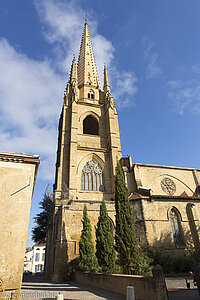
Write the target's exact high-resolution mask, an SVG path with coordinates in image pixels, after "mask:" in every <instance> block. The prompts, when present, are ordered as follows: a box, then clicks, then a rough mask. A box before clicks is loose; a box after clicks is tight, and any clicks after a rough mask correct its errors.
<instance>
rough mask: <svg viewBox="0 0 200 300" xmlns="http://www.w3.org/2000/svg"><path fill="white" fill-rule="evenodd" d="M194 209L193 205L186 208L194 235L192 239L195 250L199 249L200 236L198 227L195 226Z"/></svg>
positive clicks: (190, 204)
mask: <svg viewBox="0 0 200 300" xmlns="http://www.w3.org/2000/svg"><path fill="white" fill-rule="evenodd" d="M193 207H194V204H192V203H188V204H187V206H186V212H187V217H188V221H189V225H190V231H191V234H192V239H193V242H194V246H195V248H197V249H198V248H199V245H200V244H199V235H198V231H197V227H196V224H195V219H194V214H193V211H192V210H193Z"/></svg>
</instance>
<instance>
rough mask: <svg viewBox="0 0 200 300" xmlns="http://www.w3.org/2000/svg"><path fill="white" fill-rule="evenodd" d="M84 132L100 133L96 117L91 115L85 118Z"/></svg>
mask: <svg viewBox="0 0 200 300" xmlns="http://www.w3.org/2000/svg"><path fill="white" fill-rule="evenodd" d="M83 133H84V134H92V135H98V134H99V123H98V121H97V119H96V118H94V117H93V116H91V115H89V116H87V117H86V118H85V119H84V120H83Z"/></svg>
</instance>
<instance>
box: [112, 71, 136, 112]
mask: <svg viewBox="0 0 200 300" xmlns="http://www.w3.org/2000/svg"><path fill="white" fill-rule="evenodd" d="M136 82H137V78H136V76H135V74H134V73H130V72H121V73H116V74H115V89H114V91H113V96H114V98H115V99H119V100H118V102H119V106H120V107H127V106H130V105H135V101H134V96H135V94H136V93H137V91H138V88H137V86H136Z"/></svg>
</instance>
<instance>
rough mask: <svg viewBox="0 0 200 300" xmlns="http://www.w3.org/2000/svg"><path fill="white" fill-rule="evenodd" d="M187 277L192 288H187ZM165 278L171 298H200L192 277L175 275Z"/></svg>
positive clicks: (193, 299)
mask: <svg viewBox="0 0 200 300" xmlns="http://www.w3.org/2000/svg"><path fill="white" fill-rule="evenodd" d="M186 279H187V281H188V282H189V283H190V288H191V289H190V290H188V289H187V286H186ZM165 280H166V285H167V289H168V293H169V300H200V296H199V293H198V290H197V287H196V286H194V284H193V280H192V278H191V277H173V278H166V279H165Z"/></svg>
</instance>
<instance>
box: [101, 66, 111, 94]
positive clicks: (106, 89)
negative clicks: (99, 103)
mask: <svg viewBox="0 0 200 300" xmlns="http://www.w3.org/2000/svg"><path fill="white" fill-rule="evenodd" d="M103 89H104V91H105V92H107V91H110V85H109V81H108V72H107V68H106V65H105V64H104V86H103Z"/></svg>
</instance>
